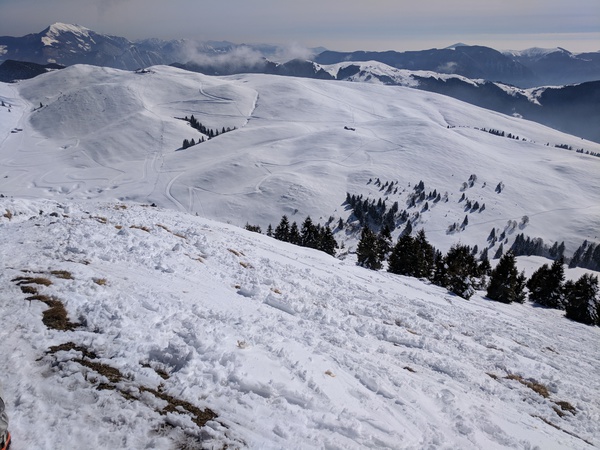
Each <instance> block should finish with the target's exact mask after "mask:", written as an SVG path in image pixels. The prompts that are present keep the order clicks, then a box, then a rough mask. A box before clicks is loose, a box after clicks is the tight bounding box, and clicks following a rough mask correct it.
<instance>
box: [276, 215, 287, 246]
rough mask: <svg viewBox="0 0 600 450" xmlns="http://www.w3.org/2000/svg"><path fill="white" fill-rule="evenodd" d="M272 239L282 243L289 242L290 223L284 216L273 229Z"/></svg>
mask: <svg viewBox="0 0 600 450" xmlns="http://www.w3.org/2000/svg"><path fill="white" fill-rule="evenodd" d="M273 237H274V238H275V239H278V240H280V241H284V242H289V241H290V222H289V220H288V218H287V216H286V215H284V216H283V217H282V218H281V221H280V222H279V225H277V227H276V228H275V232H274V233H273Z"/></svg>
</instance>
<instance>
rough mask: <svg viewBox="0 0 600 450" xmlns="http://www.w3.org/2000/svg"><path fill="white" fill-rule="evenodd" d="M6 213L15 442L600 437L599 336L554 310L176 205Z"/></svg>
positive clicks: (470, 442) (442, 444) (404, 442)
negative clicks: (361, 263) (336, 254)
mask: <svg viewBox="0 0 600 450" xmlns="http://www.w3.org/2000/svg"><path fill="white" fill-rule="evenodd" d="M0 209H1V210H3V211H5V214H4V216H3V217H0V229H1V230H2V236H3V239H2V241H0V255H1V258H0V260H1V261H2V262H3V270H2V271H0V278H1V281H0V282H1V283H2V286H3V287H4V289H3V290H2V293H0V308H1V311H2V317H3V326H2V327H1V328H0V353H1V354H3V355H10V357H7V358H3V359H1V360H0V368H1V369H2V373H3V374H4V376H3V384H4V393H5V397H4V398H5V401H6V403H7V407H8V413H9V415H10V418H11V431H12V433H13V449H14V450H21V449H26V448H98V449H103V448H156V449H171V448H216V447H218V448H220V447H224V446H227V447H229V448H257V449H258V448H261V449H266V448H269V449H270V448H273V449H275V448H290V447H294V448H307V449H308V448H345V449H358V448H390V449H391V448H394V449H415V448H418V449H421V448H422V449H425V448H462V449H482V448H485V449H505V448H515V449H537V448H539V449H565V448H570V449H588V448H593V446H597V445H598V444H599V442H597V439H598V438H597V437H598V435H599V428H598V421H597V417H598V414H600V403H599V402H598V399H600V395H599V393H600V385H599V384H598V380H597V379H596V378H595V377H590V374H593V373H596V372H597V371H598V369H599V361H600V355H599V354H598V351H599V347H598V346H597V345H595V344H596V343H597V341H598V333H599V330H600V329H599V328H597V327H588V326H584V325H582V324H578V323H574V322H570V321H568V320H566V319H565V318H564V317H562V314H563V313H562V312H560V311H556V310H547V309H543V308H535V307H533V306H532V305H531V304H524V305H519V304H513V305H504V304H500V303H495V302H491V301H489V300H486V299H484V298H482V297H481V295H475V296H474V297H472V299H471V301H465V300H463V299H461V298H458V297H455V296H451V295H449V294H448V293H447V292H446V291H445V290H443V289H441V288H438V287H436V286H431V285H426V284H424V283H423V282H421V281H419V280H416V279H411V278H405V277H401V276H395V275H391V274H388V273H379V272H374V271H370V270H367V269H363V268H360V267H357V266H355V265H354V263H353V262H352V261H351V260H348V261H340V260H338V259H336V258H332V257H330V256H328V255H325V254H324V253H322V252H317V251H314V250H310V249H303V248H299V247H295V246H292V245H289V244H285V243H281V242H279V241H276V240H274V239H270V238H267V237H266V236H260V235H258V234H256V233H250V232H246V231H243V230H240V229H239V228H237V227H233V226H230V225H225V224H219V223H216V222H212V221H209V220H206V219H204V218H199V217H194V216H193V215H189V214H187V213H182V212H176V211H172V210H162V209H160V208H152V207H149V206H144V205H132V204H123V203H95V202H86V203H84V204H79V203H78V202H71V201H61V202H60V203H56V202H54V201H48V200H35V201H34V200H22V199H7V198H0ZM27 299H29V301H26V300H27ZM43 302H54V303H52V305H53V308H57V304H61V305H63V306H64V308H65V313H66V317H67V319H68V322H67V323H68V324H70V325H69V327H67V330H66V331H61V330H58V329H55V328H52V326H56V321H52V320H49V319H50V318H51V314H49V313H44V310H46V309H47V307H46V306H45V305H44V303H43ZM49 324H50V325H49Z"/></svg>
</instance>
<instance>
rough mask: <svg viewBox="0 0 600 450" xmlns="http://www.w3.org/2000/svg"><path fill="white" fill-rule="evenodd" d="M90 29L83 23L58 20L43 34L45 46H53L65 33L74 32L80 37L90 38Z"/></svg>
mask: <svg viewBox="0 0 600 450" xmlns="http://www.w3.org/2000/svg"><path fill="white" fill-rule="evenodd" d="M90 31H91V30H90V29H88V28H86V27H83V26H81V25H72V24H66V23H60V22H56V23H54V24H52V25H50V26H49V27H48V28H47V29H46V30H45V32H43V33H44V35H43V36H42V42H43V43H44V45H45V46H51V45H52V44H58V43H59V42H60V41H59V37H60V36H61V35H63V34H65V33H70V34H73V35H75V36H77V37H79V38H85V39H89V38H90Z"/></svg>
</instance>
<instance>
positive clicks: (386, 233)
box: [377, 224, 392, 261]
mask: <svg viewBox="0 0 600 450" xmlns="http://www.w3.org/2000/svg"><path fill="white" fill-rule="evenodd" d="M377 248H378V250H379V259H381V260H382V261H383V260H385V259H386V258H387V256H388V254H389V253H390V251H391V250H392V232H391V231H390V228H389V227H388V226H387V225H385V224H384V225H383V226H382V227H381V230H379V234H378V235H377Z"/></svg>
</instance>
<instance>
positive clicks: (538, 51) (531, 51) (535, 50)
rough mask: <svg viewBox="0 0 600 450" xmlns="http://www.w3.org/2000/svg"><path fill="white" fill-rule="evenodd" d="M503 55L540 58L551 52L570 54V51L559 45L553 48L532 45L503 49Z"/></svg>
mask: <svg viewBox="0 0 600 450" xmlns="http://www.w3.org/2000/svg"><path fill="white" fill-rule="evenodd" d="M503 53H504V54H505V55H510V56H513V57H524V58H540V57H544V56H547V55H549V54H552V53H564V54H567V55H572V53H571V52H570V51H568V50H565V49H564V48H561V47H554V48H541V47H532V48H528V49H525V50H505V51H504V52H503Z"/></svg>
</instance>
